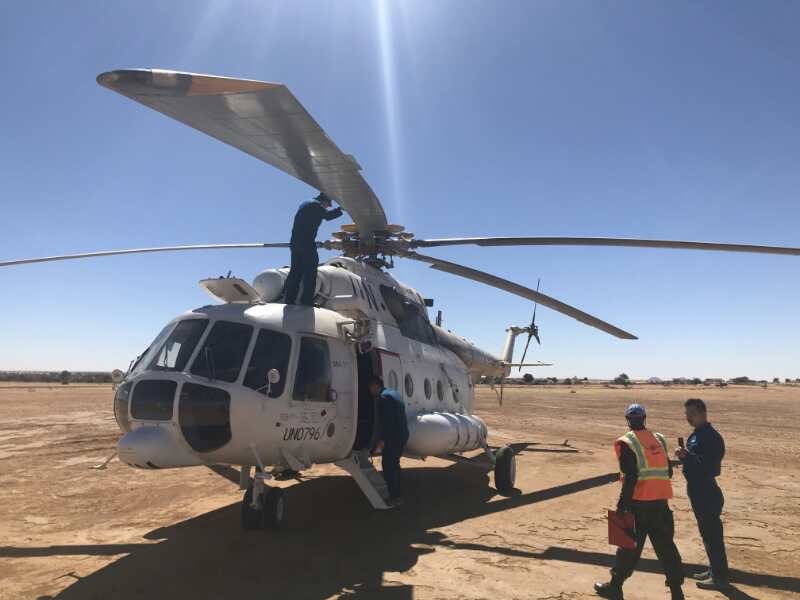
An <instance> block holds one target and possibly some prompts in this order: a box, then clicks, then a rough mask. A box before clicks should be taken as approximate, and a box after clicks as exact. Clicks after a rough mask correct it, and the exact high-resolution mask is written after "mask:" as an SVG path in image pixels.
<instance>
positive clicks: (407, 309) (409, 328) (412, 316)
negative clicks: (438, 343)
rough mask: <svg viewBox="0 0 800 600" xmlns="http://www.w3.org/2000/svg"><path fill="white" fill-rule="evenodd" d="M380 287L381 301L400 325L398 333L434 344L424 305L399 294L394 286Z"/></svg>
mask: <svg viewBox="0 0 800 600" xmlns="http://www.w3.org/2000/svg"><path fill="white" fill-rule="evenodd" d="M380 289H381V296H383V301H384V302H385V303H386V306H387V307H388V309H389V312H390V313H391V314H392V316H393V317H394V320H395V321H397V325H398V327H400V333H402V334H403V335H404V336H405V337H407V338H411V339H412V340H417V341H418V342H424V343H426V344H431V345H433V344H435V341H434V340H435V338H434V335H433V329H432V328H431V324H430V323H429V322H428V317H427V313H426V312H425V307H424V306H422V305H420V304H418V303H416V302H415V301H413V300H410V299H409V298H406V297H405V296H403V295H401V294H400V293H399V292H398V291H397V290H396V289H394V288H390V287H389V286H386V285H382V286H380Z"/></svg>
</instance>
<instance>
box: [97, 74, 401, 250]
mask: <svg viewBox="0 0 800 600" xmlns="http://www.w3.org/2000/svg"><path fill="white" fill-rule="evenodd" d="M97 83H99V84H100V85H102V86H104V87H107V88H108V89H110V90H114V91H115V92H118V93H120V94H122V95H123V96H127V97H128V98H130V99H131V100H135V101H136V102H139V103H141V104H144V105H145V106H147V107H149V108H152V109H153V110H155V111H158V112H160V113H162V114H165V115H167V116H168V117H172V118H173V119H175V120H176V121H180V122H181V123H184V124H185V125H188V126H189V127H192V128H194V129H197V130H199V131H202V132H203V133H205V134H206V135H210V136H211V137H213V138H216V139H218V140H220V141H221V142H224V143H226V144H229V145H231V146H233V147H234V148H237V149H239V150H241V151H243V152H246V153H247V154H249V155H251V156H253V157H255V158H257V159H259V160H261V161H264V162H265V163H267V164H270V165H272V166H273V167H275V168H276V169H280V170H281V171H283V172H284V173H287V174H289V175H291V176H292V177H296V178H297V179H299V180H300V181H303V182H304V183H307V184H308V185H310V186H312V187H314V188H316V189H318V190H320V191H321V192H325V193H326V194H328V196H330V197H331V198H333V199H334V200H337V201H338V202H339V204H341V205H342V208H344V209H345V210H346V211H347V212H348V214H349V215H350V216H351V217H352V218H353V221H354V222H355V224H356V225H357V226H358V230H359V233H360V234H361V237H362V239H366V238H369V237H370V236H371V235H372V233H373V232H375V231H384V230H386V229H387V221H386V214H385V213H384V211H383V207H382V206H381V203H380V200H378V197H377V196H376V195H375V192H373V191H372V188H370V186H369V184H368V183H367V182H366V181H365V180H364V178H363V177H362V176H361V173H360V171H361V166H360V165H359V164H358V162H356V160H355V158H353V157H352V156H351V155H349V154H345V153H344V152H342V151H341V150H340V149H339V148H338V146H336V144H335V143H333V141H332V140H331V139H330V138H329V137H328V135H327V134H326V133H325V132H324V131H323V130H322V128H321V127H320V126H319V124H317V122H316V121H315V120H314V119H313V117H312V116H311V115H310V114H308V112H307V111H306V109H305V108H304V107H303V105H302V104H300V102H299V101H298V100H297V98H295V97H294V95H293V94H292V92H290V91H289V88H287V87H286V86H285V85H283V84H281V83H267V82H265V81H254V80H251V79H235V78H232V77H216V76H213V75H198V74H196V73H180V72H177V71H164V70H160V69H123V70H118V71H110V72H108V73H101V74H100V75H98V77H97Z"/></svg>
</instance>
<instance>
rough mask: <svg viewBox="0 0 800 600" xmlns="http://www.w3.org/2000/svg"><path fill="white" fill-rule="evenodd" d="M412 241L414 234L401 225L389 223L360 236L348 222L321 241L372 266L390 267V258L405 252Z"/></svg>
mask: <svg viewBox="0 0 800 600" xmlns="http://www.w3.org/2000/svg"><path fill="white" fill-rule="evenodd" d="M413 241H414V234H413V233H411V232H409V231H406V230H405V227H403V226H402V225H394V224H390V225H388V226H387V228H386V229H385V230H379V231H373V232H372V233H371V234H370V235H369V236H362V235H361V234H360V233H359V231H358V228H357V227H356V225H355V224H352V223H349V224H346V225H343V226H342V228H341V229H340V230H339V231H334V232H333V234H332V235H331V239H330V240H328V241H327V242H323V244H322V246H323V248H326V249H328V250H339V251H340V252H342V254H344V255H345V256H349V257H351V258H355V259H358V260H363V261H364V262H367V263H368V264H372V265H373V266H377V267H387V268H391V267H393V266H394V263H393V262H392V261H391V258H392V257H394V256H402V255H404V254H406V253H407V252H408V251H409V250H410V249H411V247H412V246H411V244H412V242H413ZM387 259H388V260H387Z"/></svg>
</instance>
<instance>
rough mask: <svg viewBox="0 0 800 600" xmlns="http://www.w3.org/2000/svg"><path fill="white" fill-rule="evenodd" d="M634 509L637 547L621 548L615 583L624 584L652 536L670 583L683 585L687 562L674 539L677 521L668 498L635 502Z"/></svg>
mask: <svg viewBox="0 0 800 600" xmlns="http://www.w3.org/2000/svg"><path fill="white" fill-rule="evenodd" d="M631 511H632V512H633V516H634V517H635V518H636V549H634V550H628V549H625V548H619V549H618V550H617V558H616V560H615V561H614V567H613V568H612V569H611V578H612V582H615V583H616V584H618V585H620V586H621V585H622V582H623V581H625V580H626V579H627V578H628V577H630V576H631V575H632V574H633V571H634V569H636V564H637V563H638V562H639V558H640V557H641V556H642V549H643V548H644V543H645V541H646V540H647V538H648V537H649V538H650V543H652V544H653V550H655V551H656V556H657V557H658V560H659V562H660V563H661V568H662V569H664V574H665V575H666V576H667V585H669V586H670V587H676V586H680V585H681V584H682V583H683V565H682V563H681V555H680V553H679V552H678V548H677V547H676V546H675V542H674V541H673V537H674V535H675V521H674V520H673V518H672V511H671V510H670V509H669V505H668V504H667V501H666V500H655V501H653V502H633V505H632V507H631Z"/></svg>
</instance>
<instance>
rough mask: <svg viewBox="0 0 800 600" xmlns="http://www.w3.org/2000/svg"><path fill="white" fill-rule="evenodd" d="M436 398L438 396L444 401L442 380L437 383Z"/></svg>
mask: <svg viewBox="0 0 800 600" xmlns="http://www.w3.org/2000/svg"><path fill="white" fill-rule="evenodd" d="M436 396H438V398H439V400H444V386H443V385H442V380H441V379H439V380H438V381H437V382H436Z"/></svg>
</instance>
